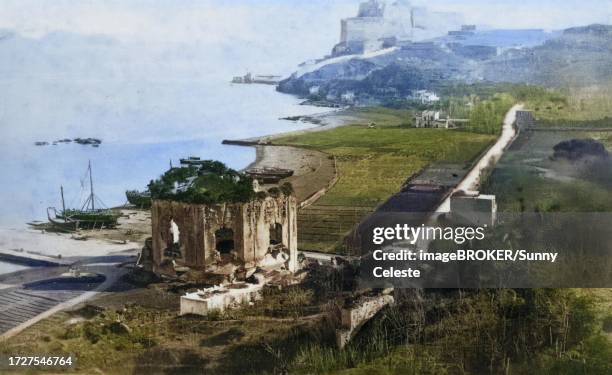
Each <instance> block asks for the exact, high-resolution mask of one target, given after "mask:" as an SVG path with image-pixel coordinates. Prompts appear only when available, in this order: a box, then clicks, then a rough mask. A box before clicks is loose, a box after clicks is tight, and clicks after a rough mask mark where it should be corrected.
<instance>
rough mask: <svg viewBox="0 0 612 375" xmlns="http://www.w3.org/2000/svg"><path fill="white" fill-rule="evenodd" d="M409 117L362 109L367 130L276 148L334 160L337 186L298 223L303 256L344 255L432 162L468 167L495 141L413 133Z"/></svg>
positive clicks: (288, 141)
mask: <svg viewBox="0 0 612 375" xmlns="http://www.w3.org/2000/svg"><path fill="white" fill-rule="evenodd" d="M410 114H411V111H409V110H394V109H385V108H368V109H358V110H356V113H355V115H356V116H358V117H359V118H360V119H361V118H365V119H367V120H366V121H365V122H366V123H374V124H375V127H373V128H370V127H368V126H367V125H363V124H362V125H347V126H342V127H338V128H334V129H330V130H325V131H319V132H310V133H304V134H301V135H295V136H287V137H282V138H278V139H275V140H274V143H275V144H279V145H290V146H297V147H304V148H309V149H315V150H318V151H323V152H326V153H328V154H331V155H333V156H334V157H335V158H336V161H337V167H338V172H339V176H340V177H339V180H338V182H337V183H336V184H335V185H334V187H333V188H332V189H331V190H330V191H328V192H327V194H325V195H324V196H323V197H322V198H321V199H319V200H318V201H317V202H316V203H315V204H314V205H313V206H310V207H308V208H306V209H304V210H301V212H300V216H299V218H298V231H299V233H300V237H299V238H300V242H299V244H298V248H300V249H302V250H318V251H327V252H343V249H342V239H343V238H344V236H346V234H347V233H348V232H349V231H350V230H351V229H352V228H353V227H354V225H355V224H357V223H359V222H360V221H361V219H362V218H363V217H364V216H365V215H367V214H368V213H369V212H371V211H373V210H374V208H375V207H376V206H377V205H379V204H381V203H383V202H384V201H385V200H386V199H388V198H389V197H390V196H391V195H393V194H394V193H396V192H398V191H399V188H400V186H401V185H402V184H403V183H404V182H405V181H406V180H407V178H408V177H410V176H411V175H412V174H414V173H416V172H418V171H419V170H421V169H422V168H423V167H425V166H426V165H428V164H430V163H434V162H453V163H463V162H465V163H469V162H470V161H471V160H473V159H474V158H475V157H476V156H477V155H479V154H480V153H481V152H482V151H483V150H484V149H485V148H486V147H487V146H488V145H489V144H491V142H492V141H493V140H494V139H495V137H494V136H492V135H485V134H476V133H471V132H466V131H453V130H444V129H415V128H411V127H410V124H411V118H412V117H411V116H410Z"/></svg>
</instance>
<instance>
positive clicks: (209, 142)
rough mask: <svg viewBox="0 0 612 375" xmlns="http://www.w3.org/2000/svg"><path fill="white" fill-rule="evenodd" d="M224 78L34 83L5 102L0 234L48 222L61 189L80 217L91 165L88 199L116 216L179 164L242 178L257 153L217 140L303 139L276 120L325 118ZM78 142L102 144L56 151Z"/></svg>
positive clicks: (294, 125)
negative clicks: (206, 165) (211, 165)
mask: <svg viewBox="0 0 612 375" xmlns="http://www.w3.org/2000/svg"><path fill="white" fill-rule="evenodd" d="M228 78H229V77H223V78H219V79H218V80H200V81H190V80H168V81H163V80H157V81H152V80H146V81H133V82H129V81H127V82H126V81H123V80H118V81H116V82H113V81H104V80H94V81H86V80H83V81H81V80H61V79H58V80H52V81H43V82H39V81H35V80H32V81H31V82H27V83H26V88H25V89H22V90H14V91H13V92H15V93H17V95H15V96H11V95H3V97H4V102H3V103H2V104H1V105H0V119H2V118H3V119H5V120H7V119H10V122H7V121H3V122H2V124H1V125H2V137H0V170H1V171H2V175H3V178H2V183H1V184H0V204H1V207H2V208H1V210H0V228H24V227H26V226H27V223H28V222H32V221H35V220H45V219H46V208H47V207H51V206H55V207H61V200H60V186H63V188H64V193H65V200H66V205H67V207H80V205H81V204H82V203H83V202H84V199H85V198H86V197H87V194H88V192H89V180H88V175H87V167H88V163H89V162H91V166H92V172H93V173H92V176H93V186H94V193H95V194H96V196H97V197H98V198H99V199H100V200H101V202H103V204H104V205H105V206H106V207H116V206H120V205H122V204H124V203H126V197H125V191H126V190H128V189H137V190H143V189H145V188H146V186H147V184H148V183H149V182H150V181H151V180H152V179H155V178H157V177H158V176H160V175H161V174H162V173H163V172H165V171H166V170H167V169H168V168H169V167H170V165H174V166H176V165H178V164H179V158H184V157H188V156H197V157H200V158H202V159H215V160H220V161H222V162H224V163H226V164H227V165H228V166H229V167H232V168H235V169H241V168H244V167H246V166H247V165H248V164H249V163H251V162H252V161H253V160H254V158H255V150H254V149H253V148H251V147H241V146H229V145H222V144H221V142H222V140H224V139H242V138H248V137H254V136H263V135H269V134H275V133H280V132H287V131H295V130H300V129H304V128H306V127H309V126H312V125H309V124H304V123H300V122H293V121H288V120H281V119H280V118H282V117H286V116H295V115H307V114H315V113H320V112H323V111H324V110H322V109H321V108H318V107H313V106H305V105H300V99H299V98H297V97H294V96H292V95H287V94H282V93H279V92H277V91H276V90H275V87H274V86H271V85H257V84H232V83H230V82H229V79H228ZM22 84H23V82H22ZM5 86H6V84H5ZM17 111H18V112H17ZM3 112H4V113H3ZM3 115H4V116H3ZM77 137H80V138H97V139H100V140H101V141H102V143H101V144H100V146H99V147H93V146H91V145H81V144H77V143H75V142H70V143H64V142H56V141H58V140H62V139H74V138H77ZM35 142H48V143H49V144H48V145H44V146H36V145H35ZM54 142H56V144H55V145H54V144H53V143H54ZM0 273H2V270H1V269H0Z"/></svg>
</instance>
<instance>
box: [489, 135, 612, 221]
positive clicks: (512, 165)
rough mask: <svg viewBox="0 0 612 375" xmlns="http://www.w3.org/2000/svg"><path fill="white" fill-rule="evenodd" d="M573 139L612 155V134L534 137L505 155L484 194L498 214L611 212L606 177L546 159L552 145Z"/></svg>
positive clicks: (609, 185) (608, 178)
mask: <svg viewBox="0 0 612 375" xmlns="http://www.w3.org/2000/svg"><path fill="white" fill-rule="evenodd" d="M574 138H592V139H595V140H598V141H600V142H602V143H603V144H604V145H605V146H606V147H607V148H608V150H612V133H610V132H552V131H551V132H534V133H533V134H530V135H529V137H528V140H527V141H526V143H525V144H524V145H522V146H521V147H520V148H519V149H513V150H510V151H508V152H507V153H506V154H505V155H504V157H503V158H502V160H501V161H500V164H499V165H498V166H497V168H496V169H495V171H494V172H493V174H492V175H491V176H490V177H489V178H488V179H487V181H486V182H485V185H484V187H483V191H485V192H487V193H489V194H495V195H496V196H497V203H498V208H499V210H501V211H510V212H521V211H525V212H534V211H540V212H549V211H561V212H612V194H610V189H612V181H611V180H612V179H611V176H610V175H606V174H595V175H591V174H590V173H589V172H590V171H591V170H590V169H588V168H587V169H585V168H582V169H581V168H575V167H574V166H573V165H571V164H568V163H563V162H560V161H556V162H555V161H552V160H551V159H550V157H551V156H552V155H553V146H554V145H555V144H557V143H559V142H561V141H564V140H568V139H574ZM519 142H520V141H519Z"/></svg>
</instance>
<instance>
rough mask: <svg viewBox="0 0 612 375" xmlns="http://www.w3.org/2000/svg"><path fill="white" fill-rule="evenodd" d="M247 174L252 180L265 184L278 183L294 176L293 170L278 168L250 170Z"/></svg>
mask: <svg viewBox="0 0 612 375" xmlns="http://www.w3.org/2000/svg"><path fill="white" fill-rule="evenodd" d="M245 173H246V174H247V175H248V176H250V177H251V178H253V179H255V180H258V181H259V182H261V183H265V184H268V183H278V182H279V181H280V180H282V179H283V178H287V177H291V176H293V170H292V169H284V168H276V167H261V168H249V169H247V170H246V171H245Z"/></svg>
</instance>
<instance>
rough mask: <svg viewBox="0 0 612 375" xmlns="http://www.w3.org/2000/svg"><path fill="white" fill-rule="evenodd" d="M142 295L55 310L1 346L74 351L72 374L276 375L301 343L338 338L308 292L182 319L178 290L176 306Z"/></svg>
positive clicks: (3, 349)
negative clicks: (69, 309) (61, 310)
mask: <svg viewBox="0 0 612 375" xmlns="http://www.w3.org/2000/svg"><path fill="white" fill-rule="evenodd" d="M136 292H137V293H139V294H140V297H142V298H144V297H147V296H148V301H147V302H145V301H140V302H136V303H135V302H133V301H134V299H133V297H134V294H133V293H128V294H122V293H118V294H113V295H109V296H107V297H103V298H102V299H99V300H96V301H93V302H91V303H92V305H87V306H85V307H84V308H81V309H78V310H75V311H67V312H60V313H57V314H54V315H53V316H52V317H50V318H48V319H45V320H43V321H41V322H39V323H37V324H35V325H33V326H31V327H29V328H28V329H26V330H25V331H23V332H22V333H20V334H19V335H18V336H15V337H13V338H11V339H9V340H7V341H4V342H2V343H0V353H1V354H2V355H8V354H12V355H15V354H20V355H27V354H31V355H42V354H46V355H53V354H55V355H66V354H67V353H71V354H73V355H74V357H76V361H75V363H76V364H75V366H74V367H73V368H71V369H69V370H68V371H66V372H68V373H79V374H94V373H104V374H143V373H152V374H160V373H163V374H203V373H205V374H208V373H211V374H259V373H268V374H272V373H281V371H282V370H283V366H286V363H285V362H286V361H285V360H284V358H285V357H286V358H290V357H291V356H292V355H293V353H295V352H296V351H297V350H298V347H299V346H300V345H302V344H309V343H315V342H323V341H325V342H328V341H329V342H330V343H331V342H333V341H332V340H333V336H332V335H331V334H330V332H331V333H333V330H331V329H330V328H329V327H328V326H325V322H322V321H321V319H320V318H319V317H318V315H317V314H318V313H319V312H320V310H319V307H320V306H319V303H320V302H319V301H317V300H315V299H314V297H313V294H312V292H311V291H309V290H305V289H301V288H293V289H286V290H285V289H284V290H283V292H282V293H281V292H279V291H273V290H271V291H269V292H266V294H265V299H264V300H261V301H258V302H257V303H255V304H254V305H253V306H247V305H244V306H242V307H240V308H238V309H236V310H232V311H229V312H227V313H225V314H211V315H209V316H208V317H200V316H177V311H178V294H174V293H164V294H163V298H166V299H168V298H170V299H172V300H173V303H170V304H168V303H165V304H164V303H160V304H158V306H156V302H158V301H160V298H162V297H160V294H161V293H159V292H155V293H153V291H152V290H151V289H150V288H149V289H147V288H145V289H141V290H137V291H136ZM142 298H141V299H142ZM109 299H112V300H113V302H112V303H110V304H109ZM128 300H129V301H131V302H130V303H129V304H125V301H128ZM119 301H123V303H117V302H119ZM161 305H163V306H161ZM20 373H23V372H20ZM31 373H33V371H31ZM54 373H59V372H54Z"/></svg>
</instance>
